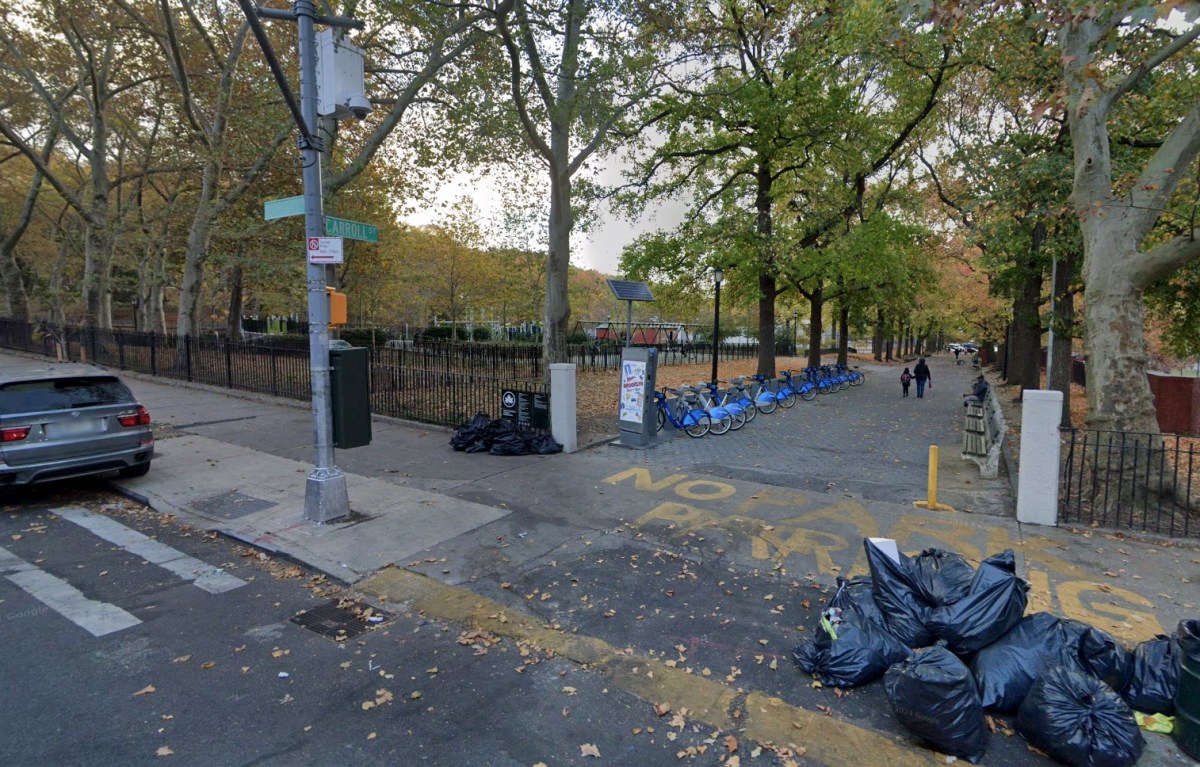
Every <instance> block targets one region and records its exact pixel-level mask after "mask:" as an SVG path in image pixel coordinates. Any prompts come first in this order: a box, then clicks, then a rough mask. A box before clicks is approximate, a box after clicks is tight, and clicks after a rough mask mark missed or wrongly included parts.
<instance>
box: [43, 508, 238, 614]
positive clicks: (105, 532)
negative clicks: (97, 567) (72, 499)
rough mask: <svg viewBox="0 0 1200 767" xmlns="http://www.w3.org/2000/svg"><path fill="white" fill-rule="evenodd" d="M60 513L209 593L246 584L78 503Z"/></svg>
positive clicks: (228, 589) (94, 533)
mask: <svg viewBox="0 0 1200 767" xmlns="http://www.w3.org/2000/svg"><path fill="white" fill-rule="evenodd" d="M56 513H57V514H58V516H60V517H62V518H63V519H65V520H67V521H68V522H74V523H75V524H77V525H79V526H80V527H82V528H83V529H85V530H87V531H88V532H90V533H92V534H93V535H96V536H99V537H100V538H103V539H104V540H106V541H108V542H109V543H113V544H116V545H117V546H119V547H121V548H123V549H124V550H125V551H128V552H129V553H130V554H133V555H135V556H139V557H141V558H142V559H144V560H146V561H147V562H150V563H152V564H155V565H158V566H159V567H161V568H163V569H164V570H169V571H170V572H172V573H174V574H175V575H178V576H179V577H180V578H183V579H184V580H186V581H192V582H193V583H194V584H195V585H196V587H197V588H200V589H203V590H204V591H207V592H208V593H209V594H223V593H224V592H226V591H232V590H233V589H236V588H238V587H239V586H245V585H246V582H245V581H244V580H242V579H241V578H238V577H236V576H233V575H230V574H229V573H227V572H225V571H224V570H222V569H220V568H219V567H213V566H212V565H210V564H208V563H206V562H202V561H200V560H199V559H196V558H195V557H189V556H188V555H186V554H184V553H183V552H181V551H178V550H176V549H173V548H171V547H170V546H168V545H166V544H165V543H160V542H158V541H156V540H154V539H153V538H149V537H147V536H145V535H142V534H141V533H139V532H138V531H137V530H134V529H133V528H130V527H126V526H125V525H123V524H121V523H120V522H118V521H116V520H115V519H111V518H109V517H106V516H104V515H103V514H95V513H93V512H90V511H88V510H87V509H81V508H78V507H69V508H64V509H59V510H58V511H57V512H56Z"/></svg>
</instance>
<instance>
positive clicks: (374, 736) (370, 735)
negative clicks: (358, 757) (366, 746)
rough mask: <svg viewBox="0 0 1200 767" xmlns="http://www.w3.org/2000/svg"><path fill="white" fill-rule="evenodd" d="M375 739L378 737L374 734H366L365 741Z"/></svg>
mask: <svg viewBox="0 0 1200 767" xmlns="http://www.w3.org/2000/svg"><path fill="white" fill-rule="evenodd" d="M377 737H379V736H378V735H376V734H375V733H373V732H368V733H367V740H375V738H377Z"/></svg>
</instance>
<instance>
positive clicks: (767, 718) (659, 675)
mask: <svg viewBox="0 0 1200 767" xmlns="http://www.w3.org/2000/svg"><path fill="white" fill-rule="evenodd" d="M355 589H356V590H357V591H361V592H364V593H366V594H369V595H371V596H374V597H377V598H379V599H382V600H386V601H388V602H393V603H405V604H408V605H409V606H410V607H411V609H413V610H414V611H417V612H420V613H422V614H424V615H425V616H427V617H433V618H437V619H440V620H447V621H453V622H455V623H463V624H466V625H469V626H471V627H472V628H477V629H482V630H486V631H490V632H492V633H493V634H497V635H499V636H506V637H510V638H512V639H517V640H525V641H529V642H532V643H533V644H535V645H537V646H538V647H539V648H540V649H542V650H546V651H552V652H553V653H554V654H556V655H559V656H562V657H564V658H567V659H568V660H571V661H573V662H575V663H579V664H581V665H583V666H585V667H588V668H591V669H595V670H599V671H600V672H602V673H604V674H606V675H608V677H609V678H610V680H611V682H612V684H613V685H614V686H616V687H619V688H620V689H622V690H625V691H626V692H629V693H632V694H634V695H637V696H638V697H640V698H642V699H643V700H645V701H647V702H648V703H650V704H656V703H671V704H672V706H673V707H674V708H675V710H676V711H678V710H679V709H681V708H686V709H687V715H686V718H687V719H690V720H692V721H696V722H701V723H703V724H706V725H708V726H710V727H715V728H718V729H723V730H731V731H734V730H738V731H741V730H744V734H745V736H746V737H747V738H750V739H751V740H754V741H757V742H759V743H771V744H774V745H776V746H788V745H789V744H794V745H795V746H796V747H800V748H804V749H805V752H804V755H805V756H806V757H807V758H809V759H813V760H815V761H817V762H821V763H823V764H827V765H831V766H832V765H837V767H845V766H846V765H853V764H860V765H865V764H878V765H887V767H931V766H932V765H935V764H940V763H941V761H940V760H939V759H938V758H937V755H936V754H934V753H933V752H931V751H920V750H917V749H915V748H913V747H910V746H908V745H907V744H905V743H904V742H903V741H901V740H899V739H892V738H889V737H887V736H884V735H881V734H880V733H877V732H875V731H873V730H868V729H864V728H862V727H858V726H856V725H853V724H850V723H848V722H844V721H841V720H839V719H836V718H834V717H832V716H826V715H824V714H821V713H819V712H816V711H808V710H806V709H803V708H800V707H798V706H793V705H791V704H789V703H785V702H784V701H783V700H781V699H780V698H775V697H768V696H766V695H763V694H761V693H757V692H750V693H748V694H746V695H745V697H744V700H743V699H742V698H743V693H740V692H738V691H737V690H735V689H732V688H730V687H726V686H725V685H723V684H721V683H720V682H717V681H714V680H711V679H706V678H704V677H700V676H696V675H694V674H689V673H687V672H686V671H685V670H683V669H680V668H671V667H670V666H667V665H665V664H663V662H662V660H661V659H655V658H647V657H644V656H638V655H633V654H631V653H630V652H628V651H626V650H622V649H618V648H616V647H613V646H612V645H610V644H608V643H607V642H605V641H603V640H601V639H597V638H595V637H590V636H584V635H580V634H569V633H566V632H564V631H560V630H558V629H553V628H550V627H547V626H546V625H544V624H543V623H542V622H541V621H540V620H539V619H538V618H536V617H534V616H532V615H529V614H528V613H525V612H524V611H522V610H520V608H513V607H511V606H508V605H502V604H500V603H499V602H495V601H493V600H491V599H488V598H486V597H483V596H480V595H479V594H476V593H475V592H473V591H471V590H469V589H465V588H459V587H457V586H449V585H447V584H444V583H442V582H440V581H436V580H434V579H432V578H428V577H426V576H424V575H420V574H418V573H414V572H411V571H408V570H402V569H400V568H394V567H393V568H387V569H385V570H381V571H380V572H378V573H376V574H375V575H373V576H371V577H369V578H367V579H366V580H363V581H360V582H359V583H357V584H355ZM803 682H804V678H803V676H802V675H799V674H798V675H797V683H798V684H802V683H803Z"/></svg>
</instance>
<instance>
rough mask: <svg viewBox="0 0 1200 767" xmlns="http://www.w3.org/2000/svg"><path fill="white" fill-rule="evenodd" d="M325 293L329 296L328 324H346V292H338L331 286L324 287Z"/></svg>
mask: <svg viewBox="0 0 1200 767" xmlns="http://www.w3.org/2000/svg"><path fill="white" fill-rule="evenodd" d="M325 294H326V295H328V296H329V324H330V325H345V324H346V294H345V293H339V292H337V291H336V290H334V289H333V288H328V287H327V288H325Z"/></svg>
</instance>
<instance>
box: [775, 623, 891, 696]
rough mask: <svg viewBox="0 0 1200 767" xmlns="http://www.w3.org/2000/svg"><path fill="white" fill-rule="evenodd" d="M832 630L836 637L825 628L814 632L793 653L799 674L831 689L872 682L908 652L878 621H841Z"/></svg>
mask: <svg viewBox="0 0 1200 767" xmlns="http://www.w3.org/2000/svg"><path fill="white" fill-rule="evenodd" d="M832 631H833V632H834V634H836V637H835V636H834V635H833V634H831V633H829V631H827V630H826V629H824V628H819V629H817V631H816V632H815V633H814V635H813V636H812V637H811V638H810V639H808V640H807V641H805V642H803V643H801V644H800V645H799V646H798V647H797V648H796V649H795V650H794V651H793V652H792V658H793V660H795V662H796V665H797V666H799V667H800V670H801V671H804V672H805V673H808V674H812V675H813V676H814V677H815V678H816V679H817V681H819V682H820V683H821V684H824V685H829V686H830V687H857V686H858V685H861V684H866V683H867V682H873V681H875V680H876V679H878V678H879V677H881V676H883V674H884V672H885V671H887V670H888V668H889V667H890V666H892V664H894V663H899V662H900V661H902V660H904V659H905V658H907V657H908V656H909V654H910V652H911V651H910V650H909V649H908V647H906V646H905V645H904V643H903V642H901V641H900V640H899V639H897V638H896V637H894V636H892V633H891V632H890V631H888V630H887V627H885V626H884V625H883V624H882V623H880V622H878V621H873V620H868V621H864V622H863V623H861V624H858V625H856V624H854V623H848V622H846V621H842V622H841V623H839V624H837V625H836V626H834V627H832Z"/></svg>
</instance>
